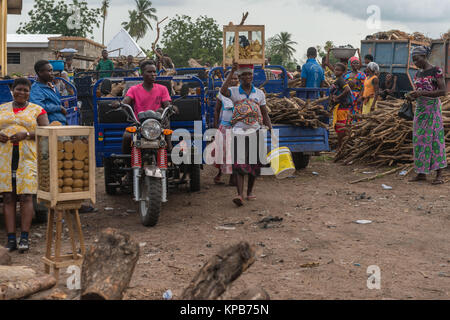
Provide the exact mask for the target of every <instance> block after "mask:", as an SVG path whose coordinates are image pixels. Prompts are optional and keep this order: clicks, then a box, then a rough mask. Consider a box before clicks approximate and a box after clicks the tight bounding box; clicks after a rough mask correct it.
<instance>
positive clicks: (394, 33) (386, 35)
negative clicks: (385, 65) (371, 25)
mask: <svg viewBox="0 0 450 320" xmlns="http://www.w3.org/2000/svg"><path fill="white" fill-rule="evenodd" d="M366 40H415V41H421V42H427V43H430V44H431V39H430V38H428V37H426V36H425V35H424V34H423V33H420V32H414V33H412V34H409V33H406V32H403V31H400V30H389V31H384V32H378V33H375V34H373V35H369V36H367V37H366Z"/></svg>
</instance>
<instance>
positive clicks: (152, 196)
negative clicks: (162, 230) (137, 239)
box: [139, 177, 162, 227]
mask: <svg viewBox="0 0 450 320" xmlns="http://www.w3.org/2000/svg"><path fill="white" fill-rule="evenodd" d="M140 189H141V192H140V193H141V194H140V198H141V199H142V201H141V202H140V203H139V214H140V216H141V222H142V224H143V225H144V226H146V227H154V226H156V225H157V224H158V220H159V215H160V213H161V194H162V183H161V179H158V178H152V177H145V178H143V179H141V182H140Z"/></svg>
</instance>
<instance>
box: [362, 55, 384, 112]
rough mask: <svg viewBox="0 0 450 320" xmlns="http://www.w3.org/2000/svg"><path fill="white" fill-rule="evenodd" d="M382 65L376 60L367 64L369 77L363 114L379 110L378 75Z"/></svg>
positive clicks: (364, 95) (365, 87)
mask: <svg viewBox="0 0 450 320" xmlns="http://www.w3.org/2000/svg"><path fill="white" fill-rule="evenodd" d="M379 71H380V67H379V66H378V64H376V63H375V62H371V63H369V65H368V66H367V79H366V81H365V82H364V94H363V98H364V103H363V111H362V113H363V114H369V113H371V112H372V111H375V110H377V100H378V90H379V80H378V77H377V74H378V72H379Z"/></svg>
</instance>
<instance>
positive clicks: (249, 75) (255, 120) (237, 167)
mask: <svg viewBox="0 0 450 320" xmlns="http://www.w3.org/2000/svg"><path fill="white" fill-rule="evenodd" d="M238 69H239V80H240V82H241V85H240V86H239V87H232V88H230V84H231V82H232V79H233V76H234V74H235V72H236V71H237V70H238ZM220 93H221V94H222V95H223V96H225V97H227V98H230V99H231V101H233V104H234V111H233V116H232V119H231V124H232V126H233V136H234V150H235V152H234V158H235V159H234V164H233V174H234V175H235V177H236V183H237V192H238V196H237V197H236V198H235V199H234V200H233V202H234V203H235V204H236V205H237V206H238V207H242V206H243V205H244V178H245V176H246V175H248V187H247V197H246V199H247V200H248V201H255V200H256V197H255V196H254V195H253V188H254V186H255V182H256V178H257V177H258V176H260V175H261V163H260V161H258V159H257V157H259V152H258V146H259V141H258V140H259V130H260V129H261V127H262V125H263V124H264V125H265V126H266V127H268V128H269V130H270V131H272V123H271V122H270V118H269V113H268V111H267V107H266V96H265V94H264V92H263V91H261V90H259V89H257V88H255V87H254V86H253V66H252V65H248V66H247V65H242V66H239V65H238V64H237V63H233V67H232V69H231V73H230V75H229V76H228V78H227V80H226V81H225V83H224V84H223V86H222V88H221V89H220ZM252 136H253V137H254V136H256V141H255V139H251V138H252ZM252 140H253V141H252ZM242 141H245V147H244V149H240V148H238V147H239V146H240V143H239V142H242ZM252 142H253V143H252ZM255 153H256V157H254V155H255ZM244 157H245V161H241V160H242V159H241V158H244ZM253 158H256V160H257V161H256V162H257V163H253V161H252V160H254V159H253Z"/></svg>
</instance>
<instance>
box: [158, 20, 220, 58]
mask: <svg viewBox="0 0 450 320" xmlns="http://www.w3.org/2000/svg"><path fill="white" fill-rule="evenodd" d="M222 37H223V34H222V30H221V28H220V26H219V24H218V23H217V22H216V21H215V20H214V19H213V18H208V17H207V16H200V17H198V18H197V19H196V20H195V21H194V20H193V19H192V18H191V17H189V16H186V15H182V16H179V15H177V16H176V17H175V18H173V19H171V20H170V21H169V23H168V24H167V25H166V26H165V27H164V32H163V36H162V39H163V40H162V44H163V46H164V50H163V51H164V53H167V54H168V55H169V56H170V57H171V58H172V60H173V63H174V64H175V65H176V66H177V67H182V66H187V65H188V60H189V59H190V58H193V59H196V60H197V61H201V62H202V64H204V63H206V62H208V63H210V64H211V65H214V64H215V63H220V62H221V61H222Z"/></svg>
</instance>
